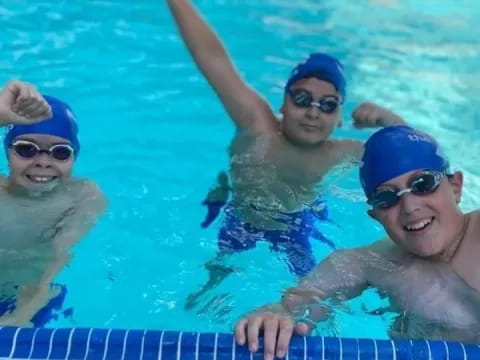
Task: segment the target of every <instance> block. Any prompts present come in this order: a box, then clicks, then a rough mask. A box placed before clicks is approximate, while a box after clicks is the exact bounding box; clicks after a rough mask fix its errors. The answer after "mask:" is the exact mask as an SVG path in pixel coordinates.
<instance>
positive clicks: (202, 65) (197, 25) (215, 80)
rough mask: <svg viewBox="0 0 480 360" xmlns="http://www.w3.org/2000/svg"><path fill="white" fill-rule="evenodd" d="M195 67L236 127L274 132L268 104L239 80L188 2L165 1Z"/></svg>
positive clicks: (273, 117)
mask: <svg viewBox="0 0 480 360" xmlns="http://www.w3.org/2000/svg"><path fill="white" fill-rule="evenodd" d="M167 3H168V6H169V7H170V10H171V12H172V14H173V17H174V19H175V21H176V23H177V26H178V29H179V31H180V33H181V35H182V38H183V40H184V42H185V44H186V46H187V48H188V50H189V51H190V54H191V55H192V57H193V59H194V61H195V63H196V65H197V66H198V68H199V70H200V71H201V72H202V74H203V75H204V76H205V77H206V79H207V80H208V82H209V83H210V85H211V86H212V87H213V88H214V90H215V92H216V93H217V95H218V97H219V98H220V101H221V102H222V104H223V106H224V107H225V109H226V111H227V112H228V114H229V116H230V117H231V118H232V120H233V121H234V123H235V124H236V125H237V127H239V128H241V129H245V130H250V131H254V132H265V131H267V132H270V131H276V130H277V126H278V125H277V121H276V118H275V115H274V114H273V112H272V110H271V108H270V106H269V105H268V104H267V102H266V101H265V100H264V99H263V98H262V97H261V96H260V95H259V94H258V93H257V92H256V91H254V90H253V89H252V88H251V87H249V86H248V85H247V84H246V83H245V81H244V80H243V79H242V78H241V77H240V75H239V74H238V72H237V71H236V70H235V67H234V65H233V63H232V61H231V59H230V57H229V55H228V54H227V51H226V50H225V48H224V47H223V45H222V43H221V41H220V39H219V38H218V37H217V36H216V34H215V33H214V31H213V30H212V29H211V28H210V26H209V25H208V23H207V22H206V21H205V19H203V18H202V16H201V15H200V14H199V13H198V11H197V10H196V9H195V8H194V6H193V5H192V4H191V2H190V1H189V0H167Z"/></svg>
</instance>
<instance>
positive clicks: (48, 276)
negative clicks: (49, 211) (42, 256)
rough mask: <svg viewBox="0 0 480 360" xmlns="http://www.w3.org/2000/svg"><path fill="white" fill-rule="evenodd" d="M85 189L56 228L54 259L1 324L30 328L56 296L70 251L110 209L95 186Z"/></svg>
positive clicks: (85, 185)
mask: <svg viewBox="0 0 480 360" xmlns="http://www.w3.org/2000/svg"><path fill="white" fill-rule="evenodd" d="M82 187H83V191H81V194H79V198H81V201H80V202H79V203H77V204H76V206H75V208H71V209H69V210H68V211H67V212H66V213H65V216H64V217H63V219H61V220H60V222H59V223H58V224H57V231H56V233H55V234H54V237H53V239H52V246H53V251H52V258H51V260H50V262H49V263H48V265H47V267H46V268H45V270H44V271H43V274H42V276H41V278H40V280H39V281H38V282H37V283H34V284H26V285H24V286H22V288H21V289H20V293H19V296H18V300H17V309H16V310H15V311H14V312H13V313H12V314H10V315H8V320H7V319H5V320H4V319H3V318H1V319H0V322H1V323H4V322H6V323H8V324H9V325H22V326H27V325H29V323H30V320H31V319H32V317H33V316H34V315H35V313H36V312H37V311H38V310H39V309H40V308H42V307H43V306H45V305H46V303H47V302H48V301H49V300H50V299H51V298H53V297H54V296H55V295H56V294H53V293H52V291H51V284H52V282H53V280H54V278H55V276H57V275H58V273H59V272H60V271H61V270H62V269H63V268H64V267H65V266H66V265H67V264H68V262H69V260H70V258H71V254H70V253H69V250H70V249H71V248H72V247H73V246H74V245H75V244H76V243H77V242H78V241H79V240H81V239H82V238H83V237H84V236H85V235H86V234H87V233H88V231H89V230H90V229H91V228H92V227H93V225H94V224H95V222H96V220H97V219H98V217H99V216H100V215H101V214H102V213H103V212H104V210H105V208H106V205H107V201H106V199H105V197H104V195H103V194H102V193H101V191H100V189H99V188H98V186H97V185H96V184H94V183H92V182H89V181H86V180H85V181H83V184H82Z"/></svg>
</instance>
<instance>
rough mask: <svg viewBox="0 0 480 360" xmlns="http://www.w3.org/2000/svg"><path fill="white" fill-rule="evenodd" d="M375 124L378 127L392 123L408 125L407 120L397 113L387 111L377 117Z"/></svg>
mask: <svg viewBox="0 0 480 360" xmlns="http://www.w3.org/2000/svg"><path fill="white" fill-rule="evenodd" d="M377 125H378V126H379V127H387V126H392V125H408V124H407V122H406V121H405V120H404V119H403V118H402V117H401V116H399V115H397V114H395V113H394V112H391V111H388V113H387V114H386V115H385V116H384V117H382V118H380V119H378V121H377Z"/></svg>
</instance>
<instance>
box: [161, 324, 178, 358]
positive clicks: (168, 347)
mask: <svg viewBox="0 0 480 360" xmlns="http://www.w3.org/2000/svg"><path fill="white" fill-rule="evenodd" d="M178 338H179V333H178V332H173V331H165V334H164V336H163V342H162V360H176V359H177V349H178Z"/></svg>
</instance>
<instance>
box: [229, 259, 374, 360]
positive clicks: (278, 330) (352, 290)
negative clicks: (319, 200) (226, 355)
mask: <svg viewBox="0 0 480 360" xmlns="http://www.w3.org/2000/svg"><path fill="white" fill-rule="evenodd" d="M365 264H366V262H365V259H364V256H363V255H362V252H360V251H357V250H342V251H337V252H335V253H333V254H332V255H330V256H329V257H328V258H327V259H326V260H324V261H323V262H321V263H320V264H319V265H318V266H317V267H316V268H315V269H314V270H313V271H312V272H311V273H310V274H309V275H307V276H306V277H305V278H304V279H303V280H302V281H301V282H300V284H299V286H297V287H295V288H291V289H288V290H287V291H286V292H285V293H284V295H283V298H282V300H281V302H279V303H274V304H270V305H266V306H263V307H261V308H260V309H258V310H256V311H254V312H252V313H250V314H248V315H247V316H245V317H243V318H242V319H240V321H239V322H238V323H237V325H236V328H235V337H236V340H237V342H238V343H239V344H240V345H243V344H245V343H246V342H248V345H249V349H250V351H252V352H256V351H257V350H258V336H259V333H260V331H261V330H263V336H264V351H265V353H264V357H265V360H272V359H273V357H274V355H275V356H278V357H284V356H285V354H286V351H287V348H288V344H289V343H290V339H291V337H292V335H293V333H296V334H298V335H306V334H307V333H308V332H309V331H310V330H311V329H312V328H313V327H314V324H315V323H317V322H319V321H322V320H326V319H327V318H328V316H329V311H328V308H327V307H326V306H325V305H324V304H322V302H323V300H326V299H328V298H332V297H335V296H336V295H337V294H341V295H342V298H353V297H355V296H358V295H359V294H361V293H362V291H363V290H364V289H365V288H366V287H367V286H368V281H367V275H366V274H367V272H366V269H365ZM277 335H278V336H277Z"/></svg>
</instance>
